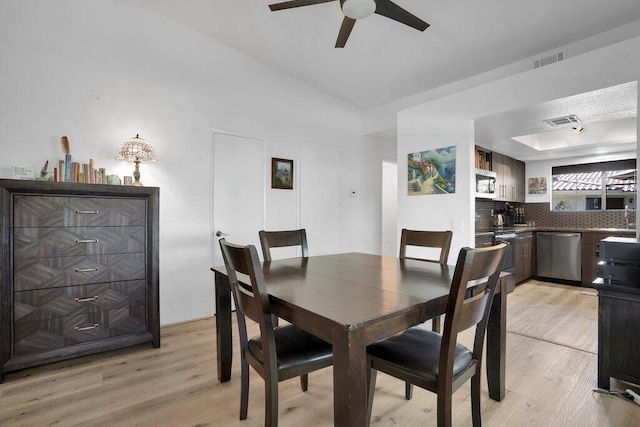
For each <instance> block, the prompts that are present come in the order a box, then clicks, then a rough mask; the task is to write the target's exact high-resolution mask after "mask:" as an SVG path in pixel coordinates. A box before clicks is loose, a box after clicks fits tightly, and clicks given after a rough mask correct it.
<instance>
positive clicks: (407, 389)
mask: <svg viewBox="0 0 640 427" xmlns="http://www.w3.org/2000/svg"><path fill="white" fill-rule="evenodd" d="M412 397H413V384H411V383H410V382H408V381H405V383H404V398H405V399H407V400H411V398H412Z"/></svg>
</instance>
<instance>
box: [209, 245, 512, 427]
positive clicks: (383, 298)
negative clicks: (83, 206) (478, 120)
mask: <svg viewBox="0 0 640 427" xmlns="http://www.w3.org/2000/svg"><path fill="white" fill-rule="evenodd" d="M211 270H212V271H213V272H214V275H215V305H216V345H217V368H218V379H219V381H221V382H226V381H229V380H230V379H231V363H232V353H233V348H232V347H233V344H232V322H231V312H232V304H231V300H232V299H231V295H232V293H231V287H230V284H229V278H228V277H227V273H226V269H225V267H224V266H217V267H212V268H211ZM454 270H455V265H442V264H438V263H435V262H427V261H422V260H411V259H404V260H401V259H398V258H394V257H388V256H380V255H372V254H366V253H357V252H352V253H340V254H330V255H319V256H310V257H304V258H289V259H281V260H274V261H266V262H263V263H262V271H263V272H264V276H265V280H266V284H267V290H268V292H269V301H270V305H271V311H272V313H273V314H274V315H276V316H277V317H279V318H281V319H284V320H286V321H287V322H289V323H292V324H294V325H297V326H298V327H300V328H302V329H304V330H306V331H307V332H309V333H312V334H314V335H316V336H318V337H320V338H322V339H323V340H325V341H327V342H330V343H331V344H332V346H333V396H334V397H333V406H334V425H336V426H366V425H367V424H368V411H367V371H368V369H369V367H368V366H367V363H366V351H367V345H369V344H371V343H374V342H376V341H379V340H382V339H384V338H387V337H390V336H392V335H394V334H396V333H398V332H401V331H404V330H406V329H408V328H410V327H412V326H415V325H419V324H421V323H423V322H425V321H427V320H429V319H433V318H434V317H436V316H439V315H442V314H444V313H445V311H446V304H447V299H448V297H449V289H450V286H451V279H452V278H453V273H454ZM241 280H242V279H241ZM514 285H515V284H514V278H513V276H512V275H511V274H510V273H505V272H503V273H502V274H501V276H500V279H499V282H498V286H497V287H496V293H495V294H494V300H493V304H492V306H491V312H490V315H489V320H488V323H487V333H486V337H487V341H486V345H487V349H486V361H485V365H486V370H487V380H488V389H489V396H490V398H491V399H493V400H496V401H501V400H502V399H503V398H504V395H505V352H506V308H507V305H506V301H507V298H506V296H507V293H508V292H510V291H511V290H513V288H514V287H515V286H514ZM480 288H481V284H480V283H470V284H469V286H468V292H471V293H473V292H474V290H477V289H480Z"/></svg>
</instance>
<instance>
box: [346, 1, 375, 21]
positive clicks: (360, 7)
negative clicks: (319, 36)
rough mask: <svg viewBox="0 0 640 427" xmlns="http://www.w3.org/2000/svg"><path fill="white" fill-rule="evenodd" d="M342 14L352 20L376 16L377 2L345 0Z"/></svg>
mask: <svg viewBox="0 0 640 427" xmlns="http://www.w3.org/2000/svg"><path fill="white" fill-rule="evenodd" d="M341 6H342V12H343V13H344V14H345V15H346V16H347V17H348V18H351V19H364V18H367V17H369V16H371V15H373V14H374V12H375V11H376V7H377V6H376V2H375V1H374V0H343V1H342V2H341Z"/></svg>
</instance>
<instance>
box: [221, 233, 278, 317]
mask: <svg viewBox="0 0 640 427" xmlns="http://www.w3.org/2000/svg"><path fill="white" fill-rule="evenodd" d="M220 248H221V249H222V256H223V258H224V262H225V266H226V267H227V275H228V277H229V282H230V284H231V289H232V290H233V296H234V298H235V301H236V306H237V307H236V308H237V309H239V310H240V312H241V313H242V314H243V315H245V316H247V317H248V318H250V319H251V320H253V321H255V322H257V323H259V324H260V325H261V326H263V325H262V323H263V322H264V321H265V317H268V316H265V315H269V314H271V307H270V305H269V295H268V293H267V286H266V283H265V280H264V274H263V272H262V268H261V267H260V261H259V259H258V252H257V251H256V248H255V246H253V245H249V246H239V245H235V244H233V243H229V242H227V241H226V240H225V239H220ZM237 273H242V274H244V275H246V276H249V282H250V283H245V282H242V283H240V281H239V279H238V275H237ZM265 326H270V327H271V328H272V327H273V325H265Z"/></svg>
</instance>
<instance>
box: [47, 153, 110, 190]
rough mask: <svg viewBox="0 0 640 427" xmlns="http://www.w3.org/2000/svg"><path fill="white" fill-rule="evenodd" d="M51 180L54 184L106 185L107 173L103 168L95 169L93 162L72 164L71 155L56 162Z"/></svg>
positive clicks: (91, 160) (90, 160)
mask: <svg viewBox="0 0 640 427" xmlns="http://www.w3.org/2000/svg"><path fill="white" fill-rule="evenodd" d="M53 180H54V181H56V182H77V183H84V184H106V183H107V172H106V171H105V169H104V168H96V167H95V161H94V160H93V159H89V163H79V162H74V161H73V158H72V157H71V154H67V155H65V157H64V160H63V159H59V160H58V166H57V167H54V168H53Z"/></svg>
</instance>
